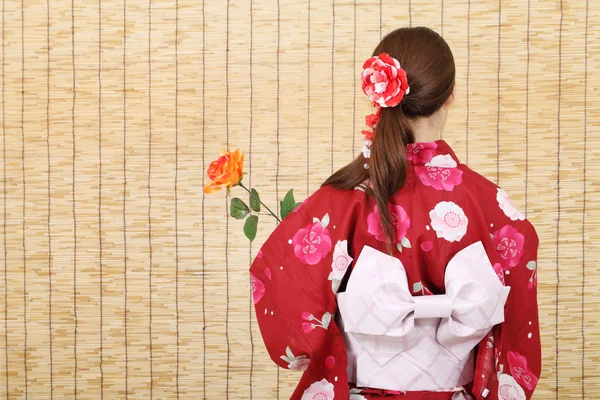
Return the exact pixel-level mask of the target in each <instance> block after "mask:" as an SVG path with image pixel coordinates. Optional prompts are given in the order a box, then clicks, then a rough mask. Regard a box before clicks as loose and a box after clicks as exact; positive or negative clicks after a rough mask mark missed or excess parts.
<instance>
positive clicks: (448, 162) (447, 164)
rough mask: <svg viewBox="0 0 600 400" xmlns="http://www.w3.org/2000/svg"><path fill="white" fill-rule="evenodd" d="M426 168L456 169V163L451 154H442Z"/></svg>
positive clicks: (427, 164) (433, 159)
mask: <svg viewBox="0 0 600 400" xmlns="http://www.w3.org/2000/svg"><path fill="white" fill-rule="evenodd" d="M425 166H426V167H444V168H456V166H457V164H456V161H454V159H453V158H452V156H451V155H450V154H440V155H437V156H435V157H433V158H432V159H431V161H429V162H428V163H426V164H425Z"/></svg>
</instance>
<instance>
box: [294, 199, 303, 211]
mask: <svg viewBox="0 0 600 400" xmlns="http://www.w3.org/2000/svg"><path fill="white" fill-rule="evenodd" d="M300 204H302V202H301V201H299V202H297V203H296V205H295V206H294V210H295V209H296V208H298V207H300Z"/></svg>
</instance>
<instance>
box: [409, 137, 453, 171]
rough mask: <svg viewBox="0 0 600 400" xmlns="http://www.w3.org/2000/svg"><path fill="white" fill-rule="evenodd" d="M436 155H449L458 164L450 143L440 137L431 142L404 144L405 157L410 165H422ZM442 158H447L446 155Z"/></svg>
mask: <svg viewBox="0 0 600 400" xmlns="http://www.w3.org/2000/svg"><path fill="white" fill-rule="evenodd" d="M436 156H450V158H451V159H452V160H454V161H455V162H456V164H457V165H458V164H460V161H459V160H458V157H456V154H455V153H454V151H453V150H452V148H451V147H450V145H449V144H448V143H446V142H445V141H444V140H442V139H439V140H436V141H433V142H416V143H410V144H408V145H407V146H406V157H407V159H408V162H409V163H410V164H412V165H420V166H424V165H426V164H428V163H429V162H430V161H431V160H432V159H433V158H434V157H436ZM444 158H445V159H448V157H444ZM435 164H437V163H435ZM435 164H434V165H435Z"/></svg>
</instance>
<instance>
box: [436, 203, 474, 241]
mask: <svg viewBox="0 0 600 400" xmlns="http://www.w3.org/2000/svg"><path fill="white" fill-rule="evenodd" d="M429 217H430V218H431V227H432V228H433V229H434V230H435V233H436V234H437V237H439V238H444V239H446V240H447V241H449V242H456V241H460V239H462V237H463V236H464V235H465V233H467V225H468V223H469V219H468V218H467V216H466V215H465V213H464V211H463V209H462V208H460V207H459V206H458V204H456V203H453V202H451V201H442V202H439V203H438V204H437V205H436V206H435V207H434V208H433V210H431V211H430V212H429Z"/></svg>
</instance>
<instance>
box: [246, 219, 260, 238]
mask: <svg viewBox="0 0 600 400" xmlns="http://www.w3.org/2000/svg"><path fill="white" fill-rule="evenodd" d="M257 228H258V215H251V216H249V217H248V219H247V220H246V223H245V224H244V234H245V235H246V237H247V238H248V239H250V241H253V240H254V238H255V237H256V229H257Z"/></svg>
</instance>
